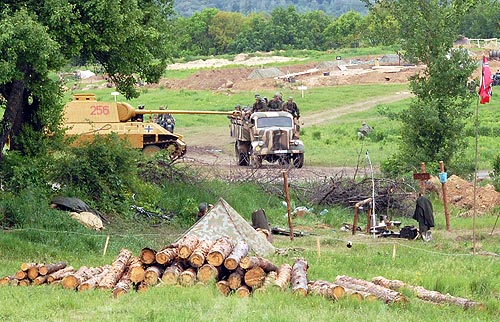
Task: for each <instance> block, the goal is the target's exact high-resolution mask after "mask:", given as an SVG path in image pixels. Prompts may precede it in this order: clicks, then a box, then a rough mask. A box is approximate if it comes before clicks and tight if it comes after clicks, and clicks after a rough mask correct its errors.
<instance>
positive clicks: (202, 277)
mask: <svg viewBox="0 0 500 322" xmlns="http://www.w3.org/2000/svg"><path fill="white" fill-rule="evenodd" d="M224 273H225V271H224V270H223V267H222V266H213V265H210V264H208V263H207V264H204V265H203V266H202V267H200V268H199V269H198V272H197V274H196V277H197V278H198V280H199V281H200V282H202V283H204V284H206V283H208V282H210V281H217V280H220V279H221V276H222V275H224Z"/></svg>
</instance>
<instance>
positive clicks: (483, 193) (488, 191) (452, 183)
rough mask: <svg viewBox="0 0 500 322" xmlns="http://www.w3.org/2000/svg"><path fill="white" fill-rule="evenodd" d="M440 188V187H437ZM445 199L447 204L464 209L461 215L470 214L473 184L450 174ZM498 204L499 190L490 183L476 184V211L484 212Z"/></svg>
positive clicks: (472, 201)
mask: <svg viewBox="0 0 500 322" xmlns="http://www.w3.org/2000/svg"><path fill="white" fill-rule="evenodd" d="M439 190H441V189H439ZM446 199H447V200H448V203H449V204H452V205H454V206H456V207H458V208H461V209H465V210H466V212H465V213H463V214H461V215H462V216H472V214H473V207H474V184H473V183H471V182H468V181H466V180H464V179H462V178H460V177H458V176H455V175H452V176H450V177H449V178H448V181H447V182H446ZM499 205H500V192H497V191H495V188H494V187H493V186H492V185H486V186H484V187H480V186H476V206H477V208H476V211H477V213H485V212H488V211H490V210H491V209H492V208H493V207H495V206H499Z"/></svg>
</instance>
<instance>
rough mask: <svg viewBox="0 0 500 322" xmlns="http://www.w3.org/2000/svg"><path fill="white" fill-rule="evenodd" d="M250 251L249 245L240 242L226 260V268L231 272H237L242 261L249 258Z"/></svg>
mask: <svg viewBox="0 0 500 322" xmlns="http://www.w3.org/2000/svg"><path fill="white" fill-rule="evenodd" d="M248 251H249V247H248V244H247V243H245V242H244V241H240V242H238V243H237V244H236V246H234V248H233V251H232V252H231V254H229V256H228V257H227V258H226V259H225V260H224V266H225V267H226V268H227V269H228V270H230V271H232V270H235V269H236V268H237V267H238V265H239V264H240V260H241V259H242V258H243V257H245V256H247V254H248Z"/></svg>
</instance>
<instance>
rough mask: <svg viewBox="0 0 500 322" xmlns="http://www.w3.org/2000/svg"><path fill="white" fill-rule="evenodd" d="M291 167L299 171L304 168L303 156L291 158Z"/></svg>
mask: <svg viewBox="0 0 500 322" xmlns="http://www.w3.org/2000/svg"><path fill="white" fill-rule="evenodd" d="M293 166H294V167H296V168H297V169H300V168H302V167H303V166H304V154H303V153H300V154H296V155H295V157H294V158H293Z"/></svg>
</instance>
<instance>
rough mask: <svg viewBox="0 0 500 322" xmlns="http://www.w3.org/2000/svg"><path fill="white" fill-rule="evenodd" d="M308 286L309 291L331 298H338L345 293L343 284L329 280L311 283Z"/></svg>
mask: <svg viewBox="0 0 500 322" xmlns="http://www.w3.org/2000/svg"><path fill="white" fill-rule="evenodd" d="M308 288H309V293H312V294H317V295H321V296H324V297H326V298H329V299H331V300H338V299H339V298H341V297H342V296H344V294H345V290H344V288H343V287H342V286H340V285H337V284H334V283H331V282H327V281H315V282H312V283H309V284H308Z"/></svg>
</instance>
